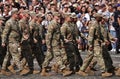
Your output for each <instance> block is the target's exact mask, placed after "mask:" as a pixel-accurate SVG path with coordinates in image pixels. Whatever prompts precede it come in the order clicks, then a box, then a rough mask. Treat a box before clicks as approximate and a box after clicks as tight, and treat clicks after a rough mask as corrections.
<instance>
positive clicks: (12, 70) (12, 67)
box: [8, 65, 16, 75]
mask: <svg viewBox="0 0 120 79" xmlns="http://www.w3.org/2000/svg"><path fill="white" fill-rule="evenodd" d="M8 69H9V70H10V72H12V73H13V74H14V75H15V74H16V71H15V70H14V66H13V65H10V66H9V67H8Z"/></svg>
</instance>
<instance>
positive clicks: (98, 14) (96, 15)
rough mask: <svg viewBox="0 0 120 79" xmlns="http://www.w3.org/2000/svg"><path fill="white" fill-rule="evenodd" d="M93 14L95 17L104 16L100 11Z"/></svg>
mask: <svg viewBox="0 0 120 79" xmlns="http://www.w3.org/2000/svg"><path fill="white" fill-rule="evenodd" d="M93 16H94V17H95V18H96V17H103V15H102V14H100V13H96V14H94V15H93Z"/></svg>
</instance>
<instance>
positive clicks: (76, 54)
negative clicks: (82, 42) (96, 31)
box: [68, 13, 85, 72]
mask: <svg viewBox="0 0 120 79" xmlns="http://www.w3.org/2000/svg"><path fill="white" fill-rule="evenodd" d="M71 19H72V20H71V22H70V28H71V27H72V28H73V31H74V32H72V35H73V41H74V42H73V43H74V44H73V46H74V48H75V51H74V52H73V53H74V59H73V60H74V65H73V63H71V66H70V69H71V70H73V71H75V72H76V71H79V67H80V66H82V64H83V60H82V58H81V56H80V52H79V50H78V43H79V42H78V41H79V36H81V37H82V38H85V36H84V35H82V33H80V32H79V30H78V29H77V25H76V20H77V17H76V14H75V13H72V14H71ZM76 40H77V41H76ZM68 49H69V48H68ZM74 67H75V68H76V70H74Z"/></svg>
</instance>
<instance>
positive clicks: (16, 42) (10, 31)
mask: <svg viewBox="0 0 120 79" xmlns="http://www.w3.org/2000/svg"><path fill="white" fill-rule="evenodd" d="M7 38H8V49H7V50H8V51H9V52H7V54H6V57H9V53H10V55H11V56H12V59H13V62H14V63H15V64H16V65H17V66H18V68H19V70H22V65H21V62H20V57H21V56H20V52H19V50H18V48H19V47H20V39H21V33H20V28H19V25H18V21H17V20H14V19H12V18H11V19H9V20H8V21H7V22H6V25H5V29H4V31H3V34H2V43H6V42H7ZM6 57H5V59H4V63H3V66H2V69H4V68H5V67H4V66H6V63H7V61H8V59H7V58H6ZM6 59H7V61H6Z"/></svg>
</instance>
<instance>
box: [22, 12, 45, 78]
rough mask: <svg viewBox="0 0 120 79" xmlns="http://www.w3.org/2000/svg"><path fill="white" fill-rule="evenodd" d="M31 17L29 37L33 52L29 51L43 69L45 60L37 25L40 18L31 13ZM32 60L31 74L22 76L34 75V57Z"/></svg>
mask: <svg viewBox="0 0 120 79" xmlns="http://www.w3.org/2000/svg"><path fill="white" fill-rule="evenodd" d="M30 15H31V21H30V23H29V30H30V36H29V43H30V46H29V48H31V50H29V51H32V56H33V55H34V57H35V58H36V59H37V62H38V64H39V66H40V68H41V66H42V62H43V60H44V55H43V53H42V49H41V46H40V45H41V38H40V36H39V27H38V26H37V23H36V22H37V19H38V18H37V15H36V13H35V12H30ZM25 37H26V36H25ZM24 43H26V42H24ZM30 57H31V55H30ZM31 60H32V62H29V63H30V65H29V66H30V67H29V68H30V70H29V72H27V73H24V74H22V75H24V76H27V75H29V74H33V57H31ZM29 61H30V60H29ZM36 73H37V72H36Z"/></svg>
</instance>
